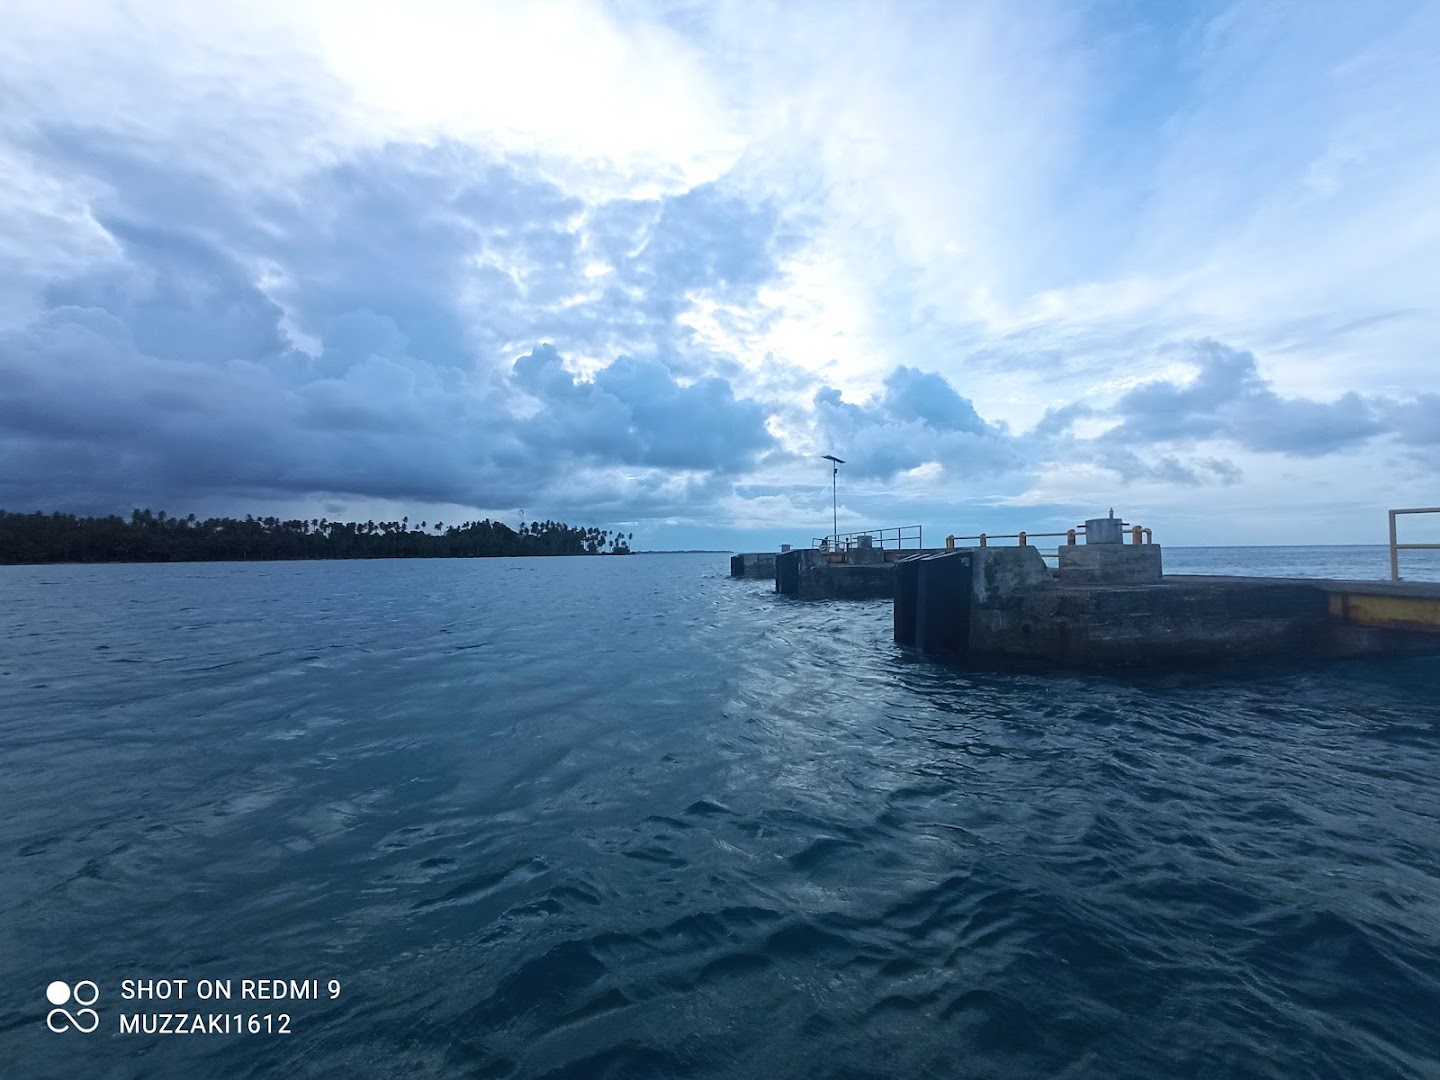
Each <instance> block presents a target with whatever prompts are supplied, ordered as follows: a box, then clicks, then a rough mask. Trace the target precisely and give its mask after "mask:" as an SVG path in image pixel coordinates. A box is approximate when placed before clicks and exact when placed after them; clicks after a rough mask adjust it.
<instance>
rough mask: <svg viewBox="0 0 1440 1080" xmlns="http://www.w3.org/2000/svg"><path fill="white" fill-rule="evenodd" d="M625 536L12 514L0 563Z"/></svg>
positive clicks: (3, 530)
mask: <svg viewBox="0 0 1440 1080" xmlns="http://www.w3.org/2000/svg"><path fill="white" fill-rule="evenodd" d="M633 537H634V533H629V534H626V533H621V532H613V531H611V530H608V529H592V528H576V527H574V526H571V525H566V524H565V523H563V522H559V521H532V522H530V523H529V524H526V523H525V522H523V521H522V522H521V523H520V528H519V529H518V530H516V529H512V528H511V527H510V526H508V525H506V524H504V523H502V522H498V521H490V520H488V519H487V520H485V521H466V522H464V523H463V524H459V525H454V524H451V525H446V524H444V523H443V522H439V521H436V522H434V523H433V524H432V523H430V522H428V521H421V522H419V523H418V524H411V521H410V518H409V517H408V516H406V517H402V518H401V519H400V520H399V521H379V522H376V521H329V520H327V519H326V518H309V519H308V520H307V519H304V518H298V519H293V520H289V521H282V520H281V519H279V518H276V517H259V518H257V517H254V516H252V515H250V514H247V515H245V518H244V520H240V519H238V518H228V517H222V518H205V519H204V520H200V519H198V518H196V516H195V515H194V514H190V515H189V516H187V517H171V516H170V515H168V514H167V513H166V512H165V511H163V510H160V511H155V512H152V511H150V510H136V511H134V512H133V513H132V514H131V515H130V518H129V520H128V521H127V520H126V519H125V518H123V517H120V516H119V515H111V516H109V517H77V516H75V515H74V514H58V513H56V514H46V513H33V514H18V513H12V512H10V511H7V510H0V563H51V562H196V561H210V560H239V559H453V558H489V557H496V556H506V555H628V554H629V553H630V540H631V539H632V538H633Z"/></svg>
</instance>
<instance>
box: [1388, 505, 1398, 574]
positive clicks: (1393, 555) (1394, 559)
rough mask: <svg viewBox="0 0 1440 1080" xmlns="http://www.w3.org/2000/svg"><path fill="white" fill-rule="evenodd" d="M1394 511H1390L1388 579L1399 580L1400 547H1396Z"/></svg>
mask: <svg viewBox="0 0 1440 1080" xmlns="http://www.w3.org/2000/svg"><path fill="white" fill-rule="evenodd" d="M1397 539H1398V538H1397V537H1396V535H1395V511H1394V510H1391V511H1390V580H1391V581H1399V580H1400V549H1399V548H1398V547H1396V546H1395V545H1396V541H1397Z"/></svg>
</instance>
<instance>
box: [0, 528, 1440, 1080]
mask: <svg viewBox="0 0 1440 1080" xmlns="http://www.w3.org/2000/svg"><path fill="white" fill-rule="evenodd" d="M1436 554H1440V553H1428V552H1427V553H1406V555H1405V556H1404V558H1405V563H1404V569H1405V572H1406V573H1407V575H1409V576H1415V577H1420V576H1424V575H1426V574H1428V576H1429V577H1430V578H1431V579H1432V580H1436V579H1440V572H1437V571H1440V565H1437V562H1436V560H1434V559H1430V560H1429V561H1428V562H1426V561H1424V560H1423V559H1422V558H1421V557H1420V556H1422V555H1423V556H1433V555H1436ZM1387 558H1388V556H1387V551H1386V549H1385V548H1383V547H1381V548H1373V547H1360V548H1194V549H1183V548H1171V547H1167V548H1166V549H1165V560H1166V567H1167V569H1168V570H1169V571H1171V572H1176V573H1181V572H1183V573H1227V574H1273V575H1278V576H1316V575H1326V576H1329V575H1333V576H1341V577H1365V578H1383V577H1387V576H1388V572H1389V570H1388V562H1387ZM727 575H728V560H727V559H726V557H725V556H724V555H723V554H720V555H716V554H696V555H667V556H664V557H659V556H655V557H651V556H646V555H633V556H630V557H628V558H624V559H554V560H546V559H528V560H503V559H497V560H428V559H427V560H414V561H380V562H306V563H212V564H184V565H104V566H23V567H3V568H0V762H3V773H0V856H3V857H0V1077H5V1078H10V1077H17V1078H25V1080H49V1078H55V1080H61V1078H63V1080H72V1078H76V1077H105V1078H108V1080H127V1078H136V1080H138V1078H142V1077H143V1078H160V1080H169V1078H177V1080H178V1078H187V1080H188V1078H194V1077H206V1078H234V1080H239V1078H260V1077H272V1076H273V1077H287V1078H317V1080H318V1078H333V1077H344V1078H347V1080H359V1078H368V1077H386V1078H388V1077H406V1078H416V1077H437V1078H439V1077H445V1078H451V1077H513V1078H542V1077H543V1078H549V1080H560V1078H573V1080H580V1078H592V1077H596V1078H604V1077H616V1078H620V1077H623V1078H661V1077H664V1078H669V1077H695V1078H734V1080H742V1078H744V1080H751V1078H758V1077H763V1078H767V1080H768V1078H791V1077H795V1078H799V1077H807V1078H810V1077H814V1078H822V1077H824V1078H832V1077H833V1078H841V1077H843V1078H847V1080H861V1078H877V1080H878V1078H892V1077H893V1078H903V1080H914V1078H935V1080H940V1078H945V1080H949V1078H953V1077H997V1078H998V1077H1007V1078H1017V1077H1018V1078H1030V1077H1034V1078H1041V1077H1046V1078H1049V1077H1066V1078H1089V1077H1095V1078H1103V1080H1117V1078H1129V1077H1134V1078H1141V1077H1144V1078H1154V1077H1196V1078H1199V1077H1226V1078H1230V1077H1265V1078H1275V1080H1280V1078H1285V1080H1290V1078H1295V1077H1307V1078H1312V1080H1313V1078H1331V1077H1333V1078H1336V1080H1342V1078H1343V1080H1356V1078H1365V1080H1381V1078H1401V1077H1436V1076H1440V1023H1437V1017H1440V786H1437V783H1436V777H1437V776H1440V659H1436V658H1418V659H1417V658H1411V659H1403V660H1395V659H1388V660H1383V661H1376V660H1370V661H1346V662H1343V663H1329V664H1321V663H1310V664H1299V665H1270V666H1255V667H1247V668H1242V669H1231V670H1226V671H1223V672H1221V671H1215V672H1185V673H1171V674H1149V675H1139V676H1125V677H1117V676H1099V675H1077V674H1048V675H1046V674H1034V673H1028V674H1019V675H1017V674H1013V673H1010V674H1007V673H999V672H996V673H987V672H983V671H974V670H968V669H966V670H962V669H957V668H954V667H951V666H947V665H945V664H941V663H935V662H931V661H928V660H925V659H922V658H920V657H918V656H916V655H913V654H910V653H907V652H905V651H903V650H899V649H897V648H896V647H895V646H894V645H893V643H892V641H891V612H890V606H889V604H888V603H887V602H863V603H842V602H816V603H804V602H796V601H791V600H787V599H785V598H780V597H777V596H775V594H774V592H773V589H772V588H771V587H770V586H769V585H768V584H767V583H766V582H763V581H736V580H731V579H729V577H728V576H727ZM145 980H169V982H168V983H164V984H162V983H161V982H151V983H150V984H149V988H150V989H151V990H152V991H153V992H156V993H158V992H159V991H160V990H161V989H162V988H163V989H166V990H167V991H168V992H169V993H170V994H171V995H172V996H171V997H169V998H165V999H158V1000H157V999H154V998H151V999H138V998H136V997H135V996H133V995H135V994H136V993H138V992H139V991H141V990H143V989H145V988H146V985H147V984H146V983H145ZM178 980H185V984H184V986H183V987H181V988H180V990H179V994H178V996H177V993H176V984H177V981H178ZM245 980H250V984H249V985H250V990H251V996H249V997H246V996H245V987H246V982H245ZM262 980H279V983H275V982H262ZM332 980H333V982H332ZM127 981H128V983H129V986H128V989H129V990H130V992H131V995H132V996H131V997H129V998H127V997H126V990H127ZM60 982H63V983H64V984H65V986H64V988H63V989H64V991H65V993H64V994H63V995H62V994H61V993H60V989H59V988H56V987H53V986H52V984H54V983H60ZM292 984H293V985H292ZM277 986H278V987H279V988H280V989H281V990H282V991H283V993H284V994H285V995H286V996H285V997H281V998H278V999H277V998H276V997H275V996H274V994H275V990H276V988H277ZM312 986H313V988H314V990H315V993H314V994H313V995H311V994H310V993H309V990H310V988H311V987H312ZM47 988H50V992H51V993H52V994H54V995H55V997H56V998H60V999H62V1003H61V1004H54V1003H52V1001H53V999H52V1000H47ZM92 988H93V992H94V993H93V995H92ZM261 989H263V990H265V991H266V992H267V993H268V994H269V996H267V997H264V998H260V997H256V996H254V994H255V993H256V992H257V991H259V990H261ZM225 991H228V992H229V993H230V994H231V997H229V998H225V997H223V996H217V995H223V993H224V992H225ZM292 991H299V992H300V993H302V994H304V995H305V996H302V997H300V998H299V999H298V1000H292V999H289V997H288V995H290V993H291V992H292ZM202 994H208V995H210V996H209V997H203V996H201V995H202ZM92 1001H93V1005H85V1004H84V1003H85V1002H92ZM87 1008H88V1009H89V1010H90V1012H88V1013H87V1012H86V1011H85V1010H86V1009H87ZM182 1014H183V1015H184V1016H185V1017H186V1018H187V1019H186V1020H185V1021H177V1020H176V1019H175V1017H177V1016H180V1015H182ZM91 1015H93V1016H94V1018H95V1023H94V1027H95V1030H93V1031H86V1030H85V1029H86V1028H88V1027H90V1026H91V1025H90V1016H91ZM161 1016H169V1017H171V1019H170V1020H169V1021H162V1020H160V1019H158V1018H159V1017H161ZM196 1017H199V1018H202V1019H201V1023H202V1024H204V1025H206V1030H205V1031H204V1032H203V1033H193V1031H187V1033H186V1034H174V1033H161V1030H160V1029H161V1027H162V1026H163V1025H164V1024H166V1023H168V1024H169V1025H170V1030H171V1031H172V1032H173V1031H174V1030H175V1025H176V1024H177V1023H187V1024H191V1025H193V1024H194V1023H195V1018H196ZM217 1017H218V1018H219V1019H218V1020H217V1019H216V1018H217ZM227 1017H228V1018H234V1017H238V1018H239V1019H238V1021H235V1020H233V1019H226V1018H227ZM281 1017H284V1018H285V1019H284V1020H283V1021H282V1020H281V1019H280V1018H281ZM147 1018H148V1020H147ZM47 1022H48V1024H49V1025H50V1026H49V1027H47ZM147 1024H148V1027H147ZM227 1025H228V1026H227ZM132 1026H133V1027H134V1028H136V1030H134V1031H132V1030H130V1027H132ZM237 1027H238V1030H237ZM282 1027H283V1028H284V1031H285V1032H286V1033H282V1032H281V1028H282ZM51 1028H58V1029H59V1030H51ZM222 1029H223V1030H222ZM151 1031H153V1033H150V1032H151Z"/></svg>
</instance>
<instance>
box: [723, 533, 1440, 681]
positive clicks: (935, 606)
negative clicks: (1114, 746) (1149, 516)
mask: <svg viewBox="0 0 1440 1080" xmlns="http://www.w3.org/2000/svg"><path fill="white" fill-rule="evenodd" d="M1437 512H1440V511H1437ZM893 531H895V532H897V533H898V530H893ZM1031 535H1035V534H1031ZM1043 535H1047V536H1058V537H1062V538H1064V539H1065V541H1066V542H1065V543H1063V544H1061V545H1060V546H1059V547H1058V548H1057V549H1056V551H1055V552H1053V553H1052V554H1051V555H1050V558H1053V559H1055V560H1056V563H1057V565H1056V566H1054V567H1051V566H1048V565H1047V564H1046V563H1045V559H1044V557H1042V555H1041V553H1040V551H1039V550H1038V549H1037V548H1036V547H1034V546H1033V545H1031V544H1029V543H1028V542H1027V534H1025V533H1019V534H1016V536H1013V537H991V538H989V539H1012V540H1014V539H1018V541H1019V543H1018V544H1017V545H1015V546H1011V547H995V546H990V545H989V544H987V543H986V540H987V537H985V536H983V535H982V536H979V537H974V538H971V539H977V540H979V541H980V543H979V545H978V546H975V547H957V546H954V545H955V538H954V537H947V538H946V541H947V546H946V547H944V548H920V547H910V548H902V549H893V548H892V549H890V550H884V549H882V548H881V547H878V546H875V545H874V544H873V543H872V542H871V541H872V540H873V539H874V537H873V536H872V534H871V533H859V534H853V536H852V537H846V538H828V539H826V540H824V541H823V543H822V542H821V541H817V542H816V543H817V546H814V547H809V548H800V549H795V550H788V549H786V550H782V551H780V552H778V553H769V552H764V553H751V554H743V555H736V556H734V557H733V558H732V559H731V563H730V566H731V570H730V572H731V574H732V575H733V576H735V577H769V576H772V575H773V577H774V581H775V591H776V592H777V593H779V594H781V595H784V596H790V597H795V598H798V599H849V600H869V599H890V600H893V602H894V624H895V641H896V643H897V644H900V645H905V646H911V647H914V648H917V649H919V650H921V651H922V652H925V653H929V654H933V655H938V656H952V657H971V656H973V657H993V658H1006V659H1015V660H1028V661H1043V662H1047V663H1054V664H1060V665H1066V666H1072V667H1087V668H1112V667H1144V666H1161V665H1189V664H1196V663H1209V662H1214V661H1217V660H1254V659H1261V658H1267V657H1302V656H1312V657H1343V656H1361V655H1374V654H1409V653H1440V583H1425V582H1408V581H1406V582H1402V581H1336V580H1324V579H1311V578H1257V577H1218V576H1217V577H1208V576H1191V575H1183V576H1177V575H1166V574H1165V573H1164V568H1163V555H1162V552H1161V548H1160V545H1159V544H1154V543H1151V542H1150V531H1149V530H1148V529H1144V528H1141V527H1139V526H1130V527H1128V528H1126V527H1125V526H1124V523H1123V522H1121V521H1120V520H1119V519H1117V518H1116V517H1115V516H1114V513H1113V511H1112V512H1111V514H1110V516H1109V517H1105V518H1092V519H1090V520H1088V521H1086V522H1085V524H1084V525H1083V526H1076V527H1075V528H1074V529H1070V530H1067V531H1066V532H1063V533H1048V534H1043ZM1126 535H1129V537H1130V542H1129V543H1126V542H1125V537H1126ZM915 536H916V539H915V541H914V542H915V543H918V528H917V529H916V534H915ZM1082 537H1083V539H1082ZM837 539H844V541H845V542H844V543H843V545H841V544H839V543H836V540H837ZM852 540H853V541H854V542H852ZM1077 541H1078V542H1077ZM1392 546H1393V544H1392ZM1412 546H1425V545H1412Z"/></svg>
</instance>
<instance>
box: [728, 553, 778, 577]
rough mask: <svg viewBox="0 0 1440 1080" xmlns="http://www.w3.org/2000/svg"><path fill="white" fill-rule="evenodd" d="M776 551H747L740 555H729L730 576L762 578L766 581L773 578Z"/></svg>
mask: <svg viewBox="0 0 1440 1080" xmlns="http://www.w3.org/2000/svg"><path fill="white" fill-rule="evenodd" d="M776 558H777V554H776V552H773V551H747V552H745V553H743V554H740V555H732V556H730V576H731V577H737V578H764V579H765V580H766V581H773V580H774V579H775V559H776Z"/></svg>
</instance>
